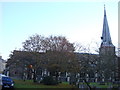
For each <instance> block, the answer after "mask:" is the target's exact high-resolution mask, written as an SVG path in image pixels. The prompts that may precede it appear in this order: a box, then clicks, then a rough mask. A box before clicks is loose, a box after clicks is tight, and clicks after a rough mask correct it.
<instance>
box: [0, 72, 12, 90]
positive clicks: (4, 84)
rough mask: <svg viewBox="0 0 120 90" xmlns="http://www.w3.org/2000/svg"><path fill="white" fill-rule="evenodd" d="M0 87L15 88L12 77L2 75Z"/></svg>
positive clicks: (0, 76)
mask: <svg viewBox="0 0 120 90" xmlns="http://www.w3.org/2000/svg"><path fill="white" fill-rule="evenodd" d="M0 85H1V86H2V89H3V88H14V81H13V80H12V79H11V78H10V77H8V76H6V75H3V74H0Z"/></svg>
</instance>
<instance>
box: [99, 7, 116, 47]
mask: <svg viewBox="0 0 120 90" xmlns="http://www.w3.org/2000/svg"><path fill="white" fill-rule="evenodd" d="M101 39H102V43H101V45H102V46H114V45H113V44H112V40H111V36H110V31H109V26H108V21H107V16H106V9H105V6H104V19H103V31H102V37H101Z"/></svg>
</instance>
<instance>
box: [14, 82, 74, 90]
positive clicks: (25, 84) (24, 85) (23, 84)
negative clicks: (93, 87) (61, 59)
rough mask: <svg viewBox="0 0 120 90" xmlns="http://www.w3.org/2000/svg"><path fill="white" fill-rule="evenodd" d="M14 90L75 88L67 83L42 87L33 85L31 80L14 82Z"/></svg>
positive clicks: (41, 85)
mask: <svg viewBox="0 0 120 90" xmlns="http://www.w3.org/2000/svg"><path fill="white" fill-rule="evenodd" d="M14 82H15V86H14V87H15V88H75V86H71V85H69V84H68V83H60V84H58V85H43V84H36V83H33V81H31V80H26V81H23V80H14Z"/></svg>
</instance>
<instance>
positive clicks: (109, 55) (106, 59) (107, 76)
mask: <svg viewBox="0 0 120 90" xmlns="http://www.w3.org/2000/svg"><path fill="white" fill-rule="evenodd" d="M101 40H102V42H101V45H100V48H99V56H100V61H99V62H100V63H99V65H100V68H99V69H100V74H101V77H102V80H103V78H104V80H106V81H107V80H113V78H115V68H116V67H115V56H116V55H115V46H114V45H113V44H112V40H111V36H110V31H109V26H108V21H107V16H106V9H105V6H104V18H103V30H102V37H101Z"/></svg>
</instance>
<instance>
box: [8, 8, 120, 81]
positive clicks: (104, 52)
mask: <svg viewBox="0 0 120 90" xmlns="http://www.w3.org/2000/svg"><path fill="white" fill-rule="evenodd" d="M101 40H102V42H101V45H100V48H99V54H90V53H75V54H76V56H77V60H78V61H79V63H80V65H82V66H83V67H85V68H83V70H82V69H81V70H79V72H78V73H77V74H76V77H77V79H78V78H79V80H77V81H82V80H81V79H83V78H85V79H86V81H88V82H114V81H116V80H118V79H119V78H118V76H119V74H118V71H119V69H118V59H117V56H116V53H115V46H114V45H113V43H112V39H111V35H110V30H109V25H108V21H107V15H106V9H105V6H104V18H103V30H102V36H101ZM23 53H24V54H26V55H27V54H28V53H29V52H24V51H14V52H13V54H14V55H13V56H15V55H18V54H19V56H22V54H23ZM39 56H40V58H42V59H44V60H45V59H46V57H47V56H46V53H39ZM30 59H31V58H30ZM16 60H17V59H15V60H14V63H12V64H7V68H8V69H9V70H8V71H9V73H10V76H12V77H13V76H14V77H18V78H23V77H22V76H23V72H24V70H25V69H24V67H19V66H16V67H14V65H16V63H15V61H16ZM8 62H9V63H10V62H12V59H9V60H8ZM44 63H45V62H44ZM38 71H40V70H38ZM47 72H49V71H47V70H46V69H45V70H42V69H41V73H40V74H38V76H40V77H44V76H43V75H45V74H46V75H48V73H47ZM76 77H73V81H74V80H75V78H76ZM38 78H39V77H38ZM60 78H64V79H63V81H65V80H66V81H67V82H70V78H71V79H72V77H70V76H69V72H65V73H64V75H63V76H60Z"/></svg>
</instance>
